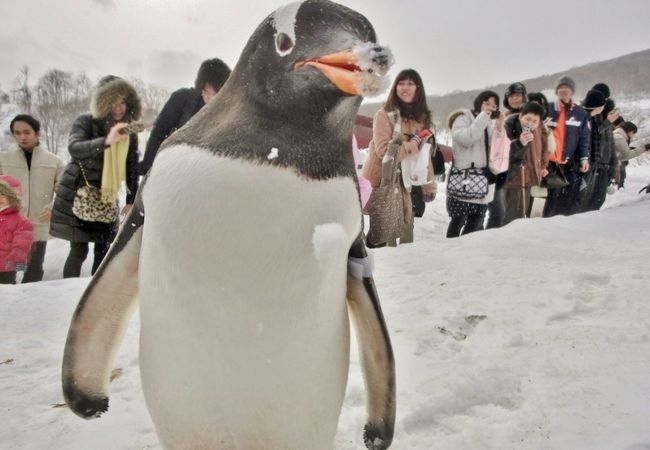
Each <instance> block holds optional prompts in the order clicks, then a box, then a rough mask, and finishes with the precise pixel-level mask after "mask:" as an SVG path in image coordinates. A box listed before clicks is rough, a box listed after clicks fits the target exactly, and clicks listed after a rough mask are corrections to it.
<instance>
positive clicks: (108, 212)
mask: <svg viewBox="0 0 650 450" xmlns="http://www.w3.org/2000/svg"><path fill="white" fill-rule="evenodd" d="M77 164H78V165H79V168H80V169H81V175H82V177H83V179H84V182H85V185H84V186H81V187H79V188H78V189H77V192H76V193H75V196H74V200H73V202H72V213H73V214H74V215H75V216H76V217H77V218H79V219H81V220H85V221H86V222H103V223H113V222H115V221H116V220H117V218H118V216H119V207H118V205H117V199H115V200H113V201H106V200H104V199H103V198H102V191H101V189H99V188H97V187H95V186H93V185H91V184H90V183H89V182H88V178H86V172H85V171H84V168H83V166H82V165H81V163H80V162H78V161H77Z"/></svg>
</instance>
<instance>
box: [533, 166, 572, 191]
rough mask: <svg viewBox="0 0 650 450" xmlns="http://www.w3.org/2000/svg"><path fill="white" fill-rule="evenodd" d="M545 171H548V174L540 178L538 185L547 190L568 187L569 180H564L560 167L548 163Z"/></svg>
mask: <svg viewBox="0 0 650 450" xmlns="http://www.w3.org/2000/svg"><path fill="white" fill-rule="evenodd" d="M546 170H548V174H547V175H546V176H545V177H544V178H542V181H541V183H540V184H539V185H540V186H541V187H545V188H547V189H562V188H563V187H565V186H568V185H569V180H567V179H566V176H565V175H564V170H562V167H560V166H558V165H557V164H555V163H549V164H548V166H547V167H546Z"/></svg>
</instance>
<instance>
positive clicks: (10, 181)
mask: <svg viewBox="0 0 650 450" xmlns="http://www.w3.org/2000/svg"><path fill="white" fill-rule="evenodd" d="M0 180H2V181H4V182H5V183H6V184H7V185H8V186H9V187H11V188H12V189H13V190H14V191H16V192H17V193H18V195H20V194H21V191H22V187H21V185H20V181H18V178H16V177H14V176H11V175H0Z"/></svg>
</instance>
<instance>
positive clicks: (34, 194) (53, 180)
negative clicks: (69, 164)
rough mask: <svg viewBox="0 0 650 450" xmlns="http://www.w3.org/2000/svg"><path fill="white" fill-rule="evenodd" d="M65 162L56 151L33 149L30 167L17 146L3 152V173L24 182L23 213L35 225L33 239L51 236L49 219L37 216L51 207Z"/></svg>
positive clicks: (0, 160)
mask: <svg viewBox="0 0 650 450" xmlns="http://www.w3.org/2000/svg"><path fill="white" fill-rule="evenodd" d="M64 168H65V163H64V162H63V161H62V160H61V159H60V158H59V157H58V156H56V155H55V154H54V153H50V152H48V151H47V150H45V149H42V148H40V147H36V148H34V150H32V164H31V170H29V169H28V168H27V160H26V159H25V155H24V153H23V151H22V150H21V149H20V148H19V147H18V146H16V148H15V149H13V150H10V151H8V152H0V174H3V175H13V176H14V177H16V178H17V179H18V180H19V181H20V184H21V185H22V196H21V202H22V209H21V212H22V213H23V214H24V215H25V216H27V217H29V219H30V220H31V221H32V224H33V225H34V241H45V240H47V239H49V238H50V234H49V228H50V224H49V222H45V223H43V222H40V221H39V220H38V215H39V214H40V213H41V212H42V211H43V209H45V208H49V209H52V201H53V198H54V187H55V186H56V184H57V183H58V182H59V180H60V179H61V175H62V174H63V169H64Z"/></svg>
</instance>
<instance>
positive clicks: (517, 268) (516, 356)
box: [0, 166, 650, 450]
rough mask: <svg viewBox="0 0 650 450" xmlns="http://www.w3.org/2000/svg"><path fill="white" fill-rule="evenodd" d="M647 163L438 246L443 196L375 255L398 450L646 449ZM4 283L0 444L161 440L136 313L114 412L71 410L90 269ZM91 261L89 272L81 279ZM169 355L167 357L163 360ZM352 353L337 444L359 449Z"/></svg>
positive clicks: (58, 259) (649, 397)
mask: <svg viewBox="0 0 650 450" xmlns="http://www.w3.org/2000/svg"><path fill="white" fill-rule="evenodd" d="M648 180H650V166H640V167H631V168H630V169H629V177H628V182H627V185H628V187H627V189H626V190H625V191H619V192H617V193H616V194H614V195H613V196H611V197H609V198H608V200H607V203H606V206H605V208H604V209H603V210H602V211H600V212H596V213H588V214H582V215H577V216H573V217H557V218H553V219H528V220H521V221H517V222H514V223H512V224H511V225H509V226H507V227H505V228H502V229H499V230H492V231H485V232H481V233H476V234H473V235H469V236H466V237H462V238H459V239H452V240H448V239H445V238H444V237H443V236H444V234H445V230H446V224H447V215H446V213H445V208H444V195H439V197H438V199H436V201H435V202H434V203H433V204H429V205H428V206H427V212H426V215H425V217H424V218H423V219H421V220H419V221H418V222H417V223H416V242H415V243H414V244H411V245H405V246H401V247H398V248H389V249H380V250H377V251H375V256H376V271H375V279H376V282H377V286H378V290H379V294H380V297H381V299H382V302H383V308H384V312H385V315H386V320H387V322H388V326H389V329H390V333H391V336H392V339H393V345H394V347H395V354H396V360H397V376H398V378H397V380H398V382H397V388H398V417H397V429H396V433H395V441H394V444H393V447H392V448H395V449H422V450H430V449H441V450H456V449H457V450H467V449H494V450H504V449H545V450H546V449H557V450H564V449H570V450H598V449H602V450H612V449H621V450H644V449H645V450H648V449H650V377H649V376H648V374H650V303H649V302H648V299H649V298H650V266H649V264H648V263H649V262H650V261H649V257H650V251H649V249H650V195H638V194H637V191H638V190H639V189H640V188H641V187H642V186H643V185H645V184H646V183H647V182H648ZM66 253H67V243H64V242H61V241H53V242H52V243H51V244H50V248H49V251H48V255H47V260H46V265H47V271H46V278H47V279H49V280H51V281H46V282H42V283H37V284H32V285H19V286H0V320H1V322H2V323H1V326H0V363H1V364H0V392H2V395H1V396H0V448H2V449H34V450H41V449H65V450H82V449H83V450H86V449H93V450H109V449H110V450H115V449H125V450H126V449H159V448H160V447H159V445H158V443H157V438H156V435H155V432H154V430H153V426H152V424H151V421H150V419H149V416H148V413H147V410H146V408H145V405H144V400H143V397H142V394H141V391H140V379H139V374H138V350H137V348H138V343H137V341H138V318H137V315H136V317H134V318H133V320H132V322H131V324H130V327H129V329H128V331H127V334H126V338H125V342H124V343H123V345H122V347H121V350H120V353H119V355H118V358H117V362H116V367H121V368H122V369H123V375H122V376H121V377H120V378H118V379H117V380H115V381H114V382H113V383H112V384H111V409H110V410H109V412H108V413H107V414H106V415H104V416H103V417H102V418H101V419H99V420H94V421H84V420H82V419H79V418H78V417H76V416H74V415H73V414H72V413H71V412H70V411H68V410H67V409H66V408H64V407H63V408H62V407H55V406H54V405H57V404H59V403H61V402H62V401H63V399H62V395H61V389H60V374H59V372H60V366H61V355H62V352H63V344H64V340H65V336H66V333H67V328H68V324H69V321H70V318H71V316H72V312H73V310H74V307H75V305H76V302H77V300H78V298H79V296H80V294H81V291H82V290H83V288H84V287H85V285H86V284H87V283H88V280H89V279H88V278H81V279H75V280H60V279H58V278H60V276H61V266H62V265H63V261H64V260H65V256H66ZM88 272H89V266H88V265H86V266H85V267H84V274H86V275H87V274H88ZM169 364H170V365H172V364H174V361H170V362H169ZM364 396H365V394H364V390H363V385H362V381H361V377H360V370H359V365H358V360H357V357H356V352H353V361H352V365H351V369H350V382H349V386H348V393H347V396H346V401H345V405H344V408H343V411H342V414H341V420H340V424H339V432H338V435H337V438H336V449H338V450H353V449H355V450H358V449H361V448H363V444H362V442H361V429H362V426H363V423H364V398H365V397H364Z"/></svg>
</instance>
